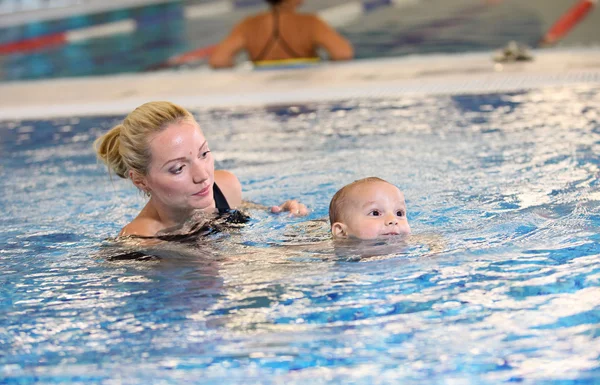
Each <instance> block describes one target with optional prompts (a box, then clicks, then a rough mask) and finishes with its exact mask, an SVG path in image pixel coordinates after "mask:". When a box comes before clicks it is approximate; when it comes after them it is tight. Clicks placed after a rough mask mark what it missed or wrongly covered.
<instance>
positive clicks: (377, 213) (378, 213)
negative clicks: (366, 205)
mask: <svg viewBox="0 0 600 385" xmlns="http://www.w3.org/2000/svg"><path fill="white" fill-rule="evenodd" d="M369 215H372V216H374V217H378V216H379V215H381V213H380V212H379V210H373V211H371V212H370V213H369Z"/></svg>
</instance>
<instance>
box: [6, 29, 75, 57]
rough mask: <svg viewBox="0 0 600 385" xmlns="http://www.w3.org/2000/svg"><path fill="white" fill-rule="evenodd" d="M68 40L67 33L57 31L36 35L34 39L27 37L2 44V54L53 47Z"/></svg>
mask: <svg viewBox="0 0 600 385" xmlns="http://www.w3.org/2000/svg"><path fill="white" fill-rule="evenodd" d="M66 41H67V34H66V33H57V34H53V35H46V36H40V37H34V38H33V39H25V40H20V41H15V42H12V43H7V44H0V55H8V54H11V53H16V52H28V51H35V50H38V49H41V48H46V47H51V46H55V45H60V44H64V43H66Z"/></svg>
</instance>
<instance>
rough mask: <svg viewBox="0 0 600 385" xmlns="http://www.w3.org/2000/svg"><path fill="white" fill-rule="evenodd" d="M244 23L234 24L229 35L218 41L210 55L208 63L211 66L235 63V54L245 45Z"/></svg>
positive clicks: (223, 66) (224, 66)
mask: <svg viewBox="0 0 600 385" xmlns="http://www.w3.org/2000/svg"><path fill="white" fill-rule="evenodd" d="M244 23H245V21H242V22H241V23H239V24H238V25H236V26H235V27H234V28H233V30H232V31H231V33H230V34H229V36H227V37H226V38H225V40H223V41H222V42H220V43H219V44H218V45H217V47H216V48H215V50H214V52H213V53H212V55H210V61H209V64H210V66H211V67H212V68H228V67H233V65H234V64H235V61H234V59H235V55H236V54H237V53H238V52H240V51H241V50H242V49H243V48H244V46H245V45H246V41H245V40H244V33H243V30H244Z"/></svg>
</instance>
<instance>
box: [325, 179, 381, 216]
mask: <svg viewBox="0 0 600 385" xmlns="http://www.w3.org/2000/svg"><path fill="white" fill-rule="evenodd" d="M371 182H384V183H389V182H388V181H386V180H383V179H381V178H378V177H376V176H370V177H368V178H363V179H359V180H355V181H354V182H352V183H350V184H347V185H345V186H344V187H342V188H341V189H339V190H338V191H337V192H336V193H335V194H334V195H333V198H331V202H330V203H329V223H330V224H331V225H333V224H334V223H336V222H341V221H342V220H343V213H344V211H345V209H346V207H347V204H348V195H349V194H350V192H351V191H352V189H354V188H355V187H357V186H359V185H362V184H365V183H371Z"/></svg>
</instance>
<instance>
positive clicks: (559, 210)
mask: <svg viewBox="0 0 600 385" xmlns="http://www.w3.org/2000/svg"><path fill="white" fill-rule="evenodd" d="M599 106H600V88H599V87H598V86H591V85H587V86H586V85H581V86H565V87H549V88H540V89H536V90H530V91H522V92H512V93H502V94H478V95H441V96H408V95H407V96H403V97H399V98H394V99H391V98H390V99H378V100H348V101H345V102H335V103H334V102H331V103H319V104H306V105H294V106H271V107H268V108H264V109H250V108H243V109H223V110H199V111H195V113H196V116H197V117H198V120H199V122H200V124H201V125H202V127H203V128H204V131H205V134H206V136H207V138H208V139H209V143H210V145H211V147H212V151H213V154H214V155H215V158H216V163H217V167H218V168H225V169H228V170H231V171H233V172H234V173H235V174H236V175H237V176H238V177H239V179H240V180H241V182H242V185H243V190H244V196H245V198H246V199H248V200H251V201H254V202H258V203H262V204H265V205H272V204H277V203H281V202H283V200H285V199H287V198H297V199H300V200H301V201H302V202H305V203H306V204H307V205H309V206H310V208H311V209H312V212H311V214H310V215H309V217H308V218H301V219H294V218H289V217H287V216H285V215H279V216H278V215H271V214H268V213H265V212H261V211H256V210H255V211H251V212H250V213H251V215H252V219H251V221H250V222H249V223H248V224H247V225H246V226H245V227H243V228H240V229H232V230H231V232H227V233H223V234H220V235H216V236H214V237H213V238H210V239H208V240H206V239H205V240H202V239H200V240H198V245H197V246H195V247H193V248H192V247H187V248H186V250H185V253H182V252H179V251H177V250H176V249H174V251H172V252H171V254H170V255H171V257H170V258H169V257H166V258H163V259H162V260H154V261H110V260H108V258H106V255H107V254H106V250H110V249H111V247H113V246H111V242H110V241H108V240H107V239H108V238H110V237H113V236H115V235H116V233H117V232H118V231H119V229H120V228H121V227H122V226H123V225H124V224H126V223H127V222H128V221H130V220H131V219H132V218H133V217H134V216H135V215H136V214H137V212H138V211H139V209H140V208H141V207H142V205H143V204H144V198H143V197H142V196H141V195H140V194H139V193H138V192H137V191H136V190H135V189H134V188H133V186H132V185H131V184H130V183H129V182H127V181H122V180H118V178H117V177H113V178H112V180H111V179H110V178H109V176H108V173H107V171H106V169H105V167H104V166H103V165H102V164H99V163H98V162H97V161H96V159H95V157H94V153H93V151H92V148H91V145H92V142H93V140H94V139H95V138H96V137H97V136H98V135H99V134H101V133H103V132H105V131H106V130H108V129H109V128H110V127H111V126H112V125H113V124H115V123H116V122H118V121H119V119H122V117H94V118H71V119H60V120H52V121H20V122H8V121H5V122H1V123H0V152H1V154H2V156H1V157H0V162H1V163H0V176H1V179H0V180H1V181H2V182H1V183H0V193H1V195H2V199H1V200H0V211H1V212H2V213H3V214H4V215H2V216H1V217H0V285H1V287H2V290H1V291H0V314H1V315H2V316H1V317H0V378H2V381H1V382H2V383H7V384H17V383H18V384H30V383H37V382H39V383H82V384H83V383H86V384H90V383H98V384H113V383H127V384H148V383H153V384H180V383H202V384H213V383H215V384H216V383H219V384H223V383H262V384H271V383H285V384H323V383H331V384H348V383H356V384H376V383H378V384H392V383H394V384H395V383H402V384H422V383H440V384H441V383H461V384H498V383H505V382H520V383H526V384H533V383H535V384H593V383H598V382H599V381H600V365H599V364H600V246H599V245H600V242H599V241H600V232H599V231H598V228H599V224H600V210H599V205H598V202H599V201H600V192H599V190H598V176H599V164H600V162H599V161H600V159H599V155H598V154H600V107H599ZM372 175H375V176H379V177H382V178H384V179H387V180H389V181H390V182H393V183H395V184H396V185H398V186H399V187H400V188H401V189H402V190H403V191H404V193H405V195H406V198H407V205H408V217H409V221H410V223H411V226H412V229H413V232H414V233H415V234H416V235H424V234H433V235H435V236H436V237H438V238H441V239H443V243H444V247H443V250H442V252H440V253H437V254H434V255H432V254H431V253H430V252H429V251H428V248H427V247H408V248H407V247H401V246H399V248H398V251H397V253H395V254H394V253H391V254H387V255H385V256H384V257H381V258H365V259H360V258H359V259H356V258H355V259H352V260H347V259H343V258H335V255H334V254H333V251H332V248H331V245H330V243H328V242H327V239H328V235H327V232H326V224H325V225H324V224H323V222H319V220H321V219H323V218H325V217H326V215H327V205H328V203H329V199H330V198H331V196H332V195H333V193H334V192H335V191H336V190H337V189H338V188H340V187H341V186H342V185H344V184H346V183H349V182H351V181H353V180H355V179H358V178H362V177H365V176H372ZM315 223H316V224H317V225H314V224H315ZM311 224H312V225H311ZM299 245H302V246H307V245H308V246H310V247H308V248H307V247H298V246H299ZM180 251H181V250H180Z"/></svg>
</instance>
